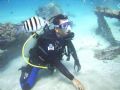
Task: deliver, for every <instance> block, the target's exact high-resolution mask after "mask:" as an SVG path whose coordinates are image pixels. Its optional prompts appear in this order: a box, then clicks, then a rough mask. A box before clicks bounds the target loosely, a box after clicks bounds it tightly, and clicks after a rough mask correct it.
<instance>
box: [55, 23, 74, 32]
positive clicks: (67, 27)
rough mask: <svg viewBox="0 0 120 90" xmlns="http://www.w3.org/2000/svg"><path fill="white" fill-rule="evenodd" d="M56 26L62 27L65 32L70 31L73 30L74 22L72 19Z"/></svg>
mask: <svg viewBox="0 0 120 90" xmlns="http://www.w3.org/2000/svg"><path fill="white" fill-rule="evenodd" d="M55 27H57V28H59V29H61V30H62V31H63V32H68V31H71V27H72V22H70V21H68V22H64V23H62V24H60V25H55Z"/></svg>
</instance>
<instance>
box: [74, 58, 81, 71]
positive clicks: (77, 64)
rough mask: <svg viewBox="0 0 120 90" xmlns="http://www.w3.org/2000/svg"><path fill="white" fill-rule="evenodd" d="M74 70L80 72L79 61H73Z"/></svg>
mask: <svg viewBox="0 0 120 90" xmlns="http://www.w3.org/2000/svg"><path fill="white" fill-rule="evenodd" d="M74 69H75V71H77V72H79V71H80V69H81V65H80V63H79V60H75V62H74Z"/></svg>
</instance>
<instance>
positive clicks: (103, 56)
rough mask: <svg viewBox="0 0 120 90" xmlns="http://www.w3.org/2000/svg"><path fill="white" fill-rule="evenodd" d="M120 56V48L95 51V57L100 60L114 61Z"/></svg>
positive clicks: (112, 47)
mask: <svg viewBox="0 0 120 90" xmlns="http://www.w3.org/2000/svg"><path fill="white" fill-rule="evenodd" d="M118 55H120V46H111V47H108V48H105V49H102V50H95V54H94V57H95V58H97V59H99V60H112V59H114V58H116V57H117V56H118Z"/></svg>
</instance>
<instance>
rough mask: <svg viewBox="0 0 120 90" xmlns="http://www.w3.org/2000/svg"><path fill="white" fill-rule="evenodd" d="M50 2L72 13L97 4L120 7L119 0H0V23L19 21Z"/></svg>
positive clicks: (32, 14)
mask: <svg viewBox="0 0 120 90" xmlns="http://www.w3.org/2000/svg"><path fill="white" fill-rule="evenodd" d="M50 2H55V3H57V4H59V5H60V7H61V8H62V9H63V10H64V11H66V10H71V9H72V10H74V11H71V13H74V14H77V13H80V12H81V10H82V11H85V10H86V9H90V8H91V9H93V8H94V7H95V6H99V5H101V6H108V7H111V8H116V9H120V0H0V23H5V22H13V23H19V22H20V21H21V20H25V19H26V18H28V17H31V16H34V15H35V11H36V10H37V9H38V7H40V6H45V5H46V4H48V3H50Z"/></svg>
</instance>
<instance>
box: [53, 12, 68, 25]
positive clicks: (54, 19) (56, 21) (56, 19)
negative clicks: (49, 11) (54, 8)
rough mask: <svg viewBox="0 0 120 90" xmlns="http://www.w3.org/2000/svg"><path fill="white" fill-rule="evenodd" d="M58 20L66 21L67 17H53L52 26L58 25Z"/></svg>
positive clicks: (59, 15) (60, 15)
mask: <svg viewBox="0 0 120 90" xmlns="http://www.w3.org/2000/svg"><path fill="white" fill-rule="evenodd" d="M60 19H68V17H67V16H65V15H63V14H58V15H56V16H54V18H53V21H52V23H53V24H54V25H59V24H60Z"/></svg>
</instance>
